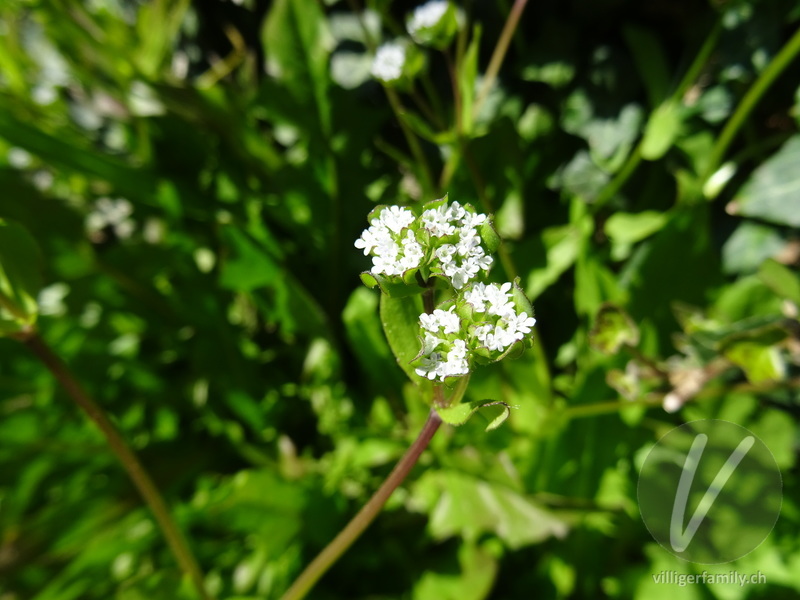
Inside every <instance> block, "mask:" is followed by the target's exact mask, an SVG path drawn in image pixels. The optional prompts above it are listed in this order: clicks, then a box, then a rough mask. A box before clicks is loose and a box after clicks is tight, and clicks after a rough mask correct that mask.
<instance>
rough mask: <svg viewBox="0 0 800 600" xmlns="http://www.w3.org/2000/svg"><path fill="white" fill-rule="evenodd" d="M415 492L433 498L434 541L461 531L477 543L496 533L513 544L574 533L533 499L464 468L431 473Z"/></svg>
mask: <svg viewBox="0 0 800 600" xmlns="http://www.w3.org/2000/svg"><path fill="white" fill-rule="evenodd" d="M414 492H415V495H418V494H419V495H421V496H425V497H426V498H427V499H430V500H432V501H433V502H432V505H431V506H429V507H427V509H428V511H429V514H430V520H429V521H428V528H429V530H430V533H431V535H432V536H433V537H434V539H446V538H449V537H452V536H455V535H460V536H462V537H463V538H464V539H465V540H467V541H473V540H477V539H479V538H480V536H481V535H483V534H485V533H492V534H494V535H496V536H498V537H499V538H500V539H502V540H503V541H504V542H505V543H506V544H507V545H508V546H509V547H510V548H521V547H523V546H527V545H530V544H537V543H540V542H543V541H544V540H546V539H548V538H551V537H557V538H561V537H563V536H565V535H566V533H567V531H568V527H567V524H566V523H565V522H564V521H563V520H562V519H560V518H558V517H557V516H556V515H554V514H553V513H552V512H550V511H548V510H547V509H545V508H543V507H542V506H541V505H539V504H538V503H537V502H536V501H535V500H533V499H532V498H530V497H528V496H525V495H524V494H522V493H520V492H517V491H515V490H513V489H511V488H509V487H506V486H505V485H502V484H499V483H494V482H491V481H485V480H484V479H483V478H478V477H473V476H471V475H468V474H466V473H461V472H459V471H455V470H440V471H428V472H426V473H425V475H423V477H422V478H421V479H420V480H419V481H418V482H417V484H416V486H415V490H414Z"/></svg>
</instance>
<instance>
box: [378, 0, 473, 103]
mask: <svg viewBox="0 0 800 600" xmlns="http://www.w3.org/2000/svg"><path fill="white" fill-rule="evenodd" d="M463 21H464V15H463V11H462V10H461V9H459V8H457V7H456V6H455V4H453V3H451V2H450V1H449V0H430V1H429V2H427V3H425V4H423V5H421V6H418V7H417V8H416V9H415V10H414V12H413V13H412V14H411V15H410V16H409V17H408V21H407V23H406V29H407V31H408V33H409V35H410V36H411V38H412V39H413V40H414V42H416V43H417V44H419V45H420V46H428V47H432V48H438V49H444V48H446V47H447V46H448V45H450V43H451V42H452V41H453V38H454V37H455V35H456V34H457V33H458V29H459V27H461V26H462V24H463ZM424 66H425V55H424V54H423V53H422V52H420V51H419V48H418V46H415V45H414V44H411V43H410V40H408V38H406V39H405V41H403V40H402V39H398V40H394V41H390V42H386V43H384V44H382V45H381V46H380V47H379V48H378V50H377V51H376V52H375V57H374V58H373V59H372V66H371V68H370V73H371V75H372V76H373V77H374V78H375V79H377V80H378V81H380V82H381V83H383V84H384V85H387V86H390V87H398V88H401V89H402V88H406V87H409V86H410V83H411V82H412V81H413V80H414V78H415V77H416V76H417V75H418V74H419V72H420V71H421V70H422V69H423V68H424Z"/></svg>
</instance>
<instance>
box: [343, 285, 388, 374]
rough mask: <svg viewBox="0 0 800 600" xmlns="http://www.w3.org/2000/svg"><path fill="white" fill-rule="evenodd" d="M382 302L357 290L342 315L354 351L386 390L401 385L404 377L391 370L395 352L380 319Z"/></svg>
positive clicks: (370, 294) (362, 289) (371, 294)
mask: <svg viewBox="0 0 800 600" xmlns="http://www.w3.org/2000/svg"><path fill="white" fill-rule="evenodd" d="M379 298H380V296H378V295H377V294H376V293H375V292H371V291H369V290H367V289H364V288H356V289H355V290H354V291H353V293H352V294H351V295H350V299H349V300H348V301H347V305H346V306H345V308H344V311H343V312H342V321H343V322H344V327H345V332H346V334H347V339H348V341H349V342H350V347H351V348H352V349H353V353H354V354H355V356H356V359H357V360H358V361H359V362H360V363H361V365H362V366H363V370H364V372H365V373H367V374H368V376H369V377H370V378H372V379H374V380H375V381H376V382H379V383H381V385H382V386H391V385H400V384H402V383H403V381H402V379H401V378H402V375H400V373H399V372H398V371H397V370H396V369H394V368H393V367H391V361H392V351H391V349H390V348H389V345H388V344H387V343H386V337H385V336H384V333H383V330H382V329H381V322H380V320H379V318H378V302H379Z"/></svg>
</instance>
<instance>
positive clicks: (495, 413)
mask: <svg viewBox="0 0 800 600" xmlns="http://www.w3.org/2000/svg"><path fill="white" fill-rule="evenodd" d="M492 407H494V408H493V410H491V412H490V414H489V415H487V418H488V419H489V424H488V425H487V426H486V431H492V430H493V429H497V428H498V427H500V425H502V424H503V423H504V422H505V420H506V419H508V416H509V415H510V414H511V407H510V406H509V405H508V403H506V402H503V401H501V400H488V401H487V400H474V401H472V402H462V403H461V404H456V405H455V406H449V407H447V408H438V407H437V408H436V412H438V413H439V416H440V417H441V418H442V421H444V422H445V423H447V424H448V425H455V426H458V425H463V424H464V423H466V422H467V421H469V418H470V417H471V416H472V415H474V414H475V413H476V412H477V411H479V410H481V409H490V408H492Z"/></svg>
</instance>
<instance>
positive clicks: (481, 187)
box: [459, 137, 517, 281]
mask: <svg viewBox="0 0 800 600" xmlns="http://www.w3.org/2000/svg"><path fill="white" fill-rule="evenodd" d="M459 141H460V143H461V153H462V154H463V155H464V160H466V162H467V169H468V170H469V172H470V174H471V175H472V182H473V184H474V185H475V191H476V192H477V193H478V198H479V199H480V201H481V203H482V204H483V208H484V209H485V210H486V212H488V213H492V214H493V213H495V212H496V211H495V208H494V203H493V202H492V200H491V198H489V194H487V193H486V180H484V178H483V175H482V174H481V170H480V167H478V162H477V161H476V160H475V157H474V156H473V155H472V151H471V150H470V148H469V145H468V142H467V140H465V139H464V138H463V137H460V138H459ZM497 253H498V254H499V255H500V264H502V265H503V270H504V271H505V272H506V276H507V277H508V280H509V281H514V280H515V279H516V278H517V267H516V265H515V264H514V259H513V258H511V254H510V253H509V251H508V246H507V245H506V244H500V247H499V248H498V249H497Z"/></svg>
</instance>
